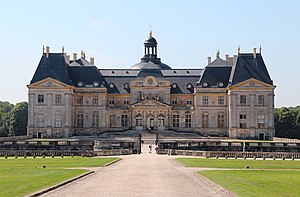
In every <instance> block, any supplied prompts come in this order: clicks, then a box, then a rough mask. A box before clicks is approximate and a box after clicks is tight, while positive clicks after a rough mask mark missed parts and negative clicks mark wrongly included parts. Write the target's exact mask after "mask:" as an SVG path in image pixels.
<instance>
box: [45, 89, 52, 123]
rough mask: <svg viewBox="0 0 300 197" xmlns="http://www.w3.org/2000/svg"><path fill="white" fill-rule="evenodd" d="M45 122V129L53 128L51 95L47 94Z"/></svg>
mask: <svg viewBox="0 0 300 197" xmlns="http://www.w3.org/2000/svg"><path fill="white" fill-rule="evenodd" d="M46 102H47V112H46V113H47V114H46V116H47V120H46V123H47V127H53V125H52V116H53V115H52V113H53V112H52V93H48V94H47V101H46Z"/></svg>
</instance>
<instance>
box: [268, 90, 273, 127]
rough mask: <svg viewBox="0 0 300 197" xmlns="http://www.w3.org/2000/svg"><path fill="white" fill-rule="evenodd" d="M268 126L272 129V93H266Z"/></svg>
mask: <svg viewBox="0 0 300 197" xmlns="http://www.w3.org/2000/svg"><path fill="white" fill-rule="evenodd" d="M268 104H269V105H268V114H269V115H268V127H269V129H274V93H273V92H272V93H270V94H268Z"/></svg>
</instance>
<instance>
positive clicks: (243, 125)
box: [240, 113, 247, 129]
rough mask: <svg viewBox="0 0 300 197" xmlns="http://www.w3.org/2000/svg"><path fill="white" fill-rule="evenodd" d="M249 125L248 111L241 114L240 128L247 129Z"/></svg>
mask: <svg viewBox="0 0 300 197" xmlns="http://www.w3.org/2000/svg"><path fill="white" fill-rule="evenodd" d="M246 127H247V116H246V113H241V114H240V128H242V129H245V128H246Z"/></svg>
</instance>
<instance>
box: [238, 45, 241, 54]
mask: <svg viewBox="0 0 300 197" xmlns="http://www.w3.org/2000/svg"><path fill="white" fill-rule="evenodd" d="M240 51H241V48H240V46H238V54H240Z"/></svg>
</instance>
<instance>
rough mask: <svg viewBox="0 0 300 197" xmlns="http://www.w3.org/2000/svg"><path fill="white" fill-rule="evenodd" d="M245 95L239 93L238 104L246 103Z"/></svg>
mask: <svg viewBox="0 0 300 197" xmlns="http://www.w3.org/2000/svg"><path fill="white" fill-rule="evenodd" d="M246 103H247V100H246V95H240V105H246Z"/></svg>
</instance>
